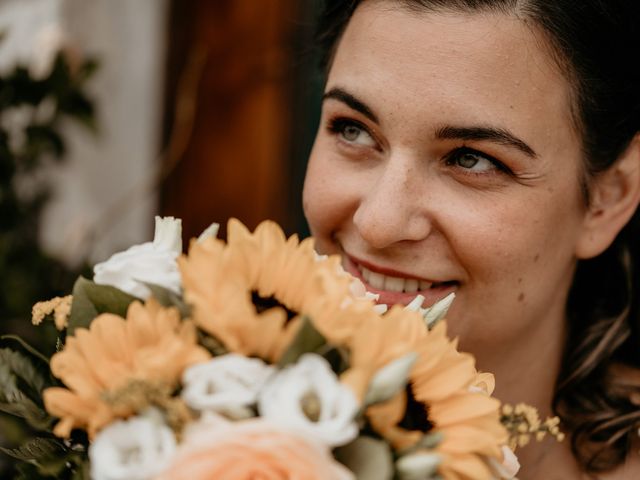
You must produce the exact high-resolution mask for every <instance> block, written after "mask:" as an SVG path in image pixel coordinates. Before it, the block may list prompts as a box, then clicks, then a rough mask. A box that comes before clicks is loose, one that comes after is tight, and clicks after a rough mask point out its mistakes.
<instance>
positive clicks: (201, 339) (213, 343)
mask: <svg viewBox="0 0 640 480" xmlns="http://www.w3.org/2000/svg"><path fill="white" fill-rule="evenodd" d="M198 343H199V344H200V345H202V346H203V347H204V348H206V349H207V350H209V352H210V353H211V355H213V356H214V357H219V356H221V355H226V354H227V353H229V350H228V349H227V347H225V346H224V344H223V343H222V342H221V341H220V340H218V339H217V338H215V337H214V336H213V335H210V334H208V333H206V332H204V331H203V330H200V329H198Z"/></svg>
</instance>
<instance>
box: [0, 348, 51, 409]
mask: <svg viewBox="0 0 640 480" xmlns="http://www.w3.org/2000/svg"><path fill="white" fill-rule="evenodd" d="M47 365H48V364H47ZM0 366H2V367H5V368H6V369H7V370H8V372H9V373H10V374H11V375H13V376H14V377H15V378H16V379H19V380H20V381H21V383H23V384H24V385H23V386H22V388H23V390H26V389H30V390H31V391H30V392H27V393H30V397H31V398H32V399H34V400H38V401H39V400H40V397H41V393H42V390H44V389H45V388H47V387H50V386H52V385H53V384H54V381H53V378H52V377H51V374H50V371H49V369H48V366H43V365H42V364H40V365H36V364H34V363H33V361H32V360H31V359H29V358H28V357H26V356H25V355H23V354H21V353H19V352H17V351H15V350H11V349H9V348H2V349H0ZM0 395H2V392H0Z"/></svg>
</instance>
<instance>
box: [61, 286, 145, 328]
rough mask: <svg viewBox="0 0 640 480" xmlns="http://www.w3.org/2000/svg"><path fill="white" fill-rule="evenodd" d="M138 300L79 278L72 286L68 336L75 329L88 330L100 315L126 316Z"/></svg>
mask: <svg viewBox="0 0 640 480" xmlns="http://www.w3.org/2000/svg"><path fill="white" fill-rule="evenodd" d="M136 300H139V299H138V298H136V297H134V296H132V295H129V294H128V293H125V292H123V291H122V290H118V289H117V288H115V287H112V286H110V285H98V284H96V283H94V282H92V281H91V280H87V279H86V278H84V277H79V278H78V280H76V283H75V285H74V286H73V303H72V304H71V314H70V315H69V326H68V329H67V333H68V334H70V335H71V334H73V332H74V331H75V329H76V328H89V325H91V322H92V321H93V319H94V318H96V317H97V316H98V315H99V314H101V313H113V314H115V315H119V316H121V317H123V318H124V317H126V316H127V309H128V308H129V305H130V304H131V303H132V302H134V301H136Z"/></svg>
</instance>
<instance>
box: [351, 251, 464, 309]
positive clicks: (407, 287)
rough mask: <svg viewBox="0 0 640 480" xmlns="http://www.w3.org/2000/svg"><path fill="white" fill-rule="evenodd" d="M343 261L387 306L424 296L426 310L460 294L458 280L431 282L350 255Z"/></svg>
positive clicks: (352, 273)
mask: <svg viewBox="0 0 640 480" xmlns="http://www.w3.org/2000/svg"><path fill="white" fill-rule="evenodd" d="M343 259H344V262H343V263H344V267H345V269H346V270H347V271H348V272H349V273H351V275H353V276H354V277H356V278H358V279H359V280H360V281H362V283H364V285H365V287H366V289H367V291H369V292H371V293H374V294H376V295H379V299H378V303H384V304H386V305H395V304H401V305H407V304H409V303H410V302H411V301H412V300H413V299H414V298H415V297H416V295H422V296H424V297H425V301H424V304H423V307H426V306H430V305H433V304H434V303H435V302H437V301H438V300H440V299H442V298H444V297H446V296H447V295H448V294H449V293H451V292H453V291H456V290H457V288H458V285H459V284H458V282H456V281H431V280H427V279H420V278H416V277H412V276H410V275H405V274H402V273H400V272H396V271H393V270H390V269H386V268H382V267H377V266H374V265H372V264H370V263H368V262H364V261H361V260H356V259H354V258H353V257H351V256H349V255H346V254H345V255H344V256H343ZM363 263H366V266H365V265H363Z"/></svg>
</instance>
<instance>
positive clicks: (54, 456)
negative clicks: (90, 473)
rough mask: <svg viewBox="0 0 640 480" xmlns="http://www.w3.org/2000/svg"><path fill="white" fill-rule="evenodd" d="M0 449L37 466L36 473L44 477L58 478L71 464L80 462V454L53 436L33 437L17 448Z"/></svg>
mask: <svg viewBox="0 0 640 480" xmlns="http://www.w3.org/2000/svg"><path fill="white" fill-rule="evenodd" d="M0 451H1V452H3V453H5V454H6V455H8V456H10V457H13V458H14V459H16V460H20V461H22V462H25V463H28V464H30V465H33V466H35V467H37V469H38V473H39V474H40V475H43V476H46V477H49V478H50V477H54V478H59V477H60V474H61V473H63V472H64V471H65V470H69V469H70V467H71V465H73V464H74V463H75V464H78V463H81V462H82V461H81V460H80V458H78V457H79V456H80V455H81V454H79V453H78V452H74V451H72V450H70V449H69V448H67V447H66V446H65V445H64V444H63V443H62V442H60V441H59V440H57V439H54V438H42V437H37V438H33V439H31V440H29V441H27V442H26V443H24V444H23V445H21V446H20V447H18V448H14V449H9V448H0Z"/></svg>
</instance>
